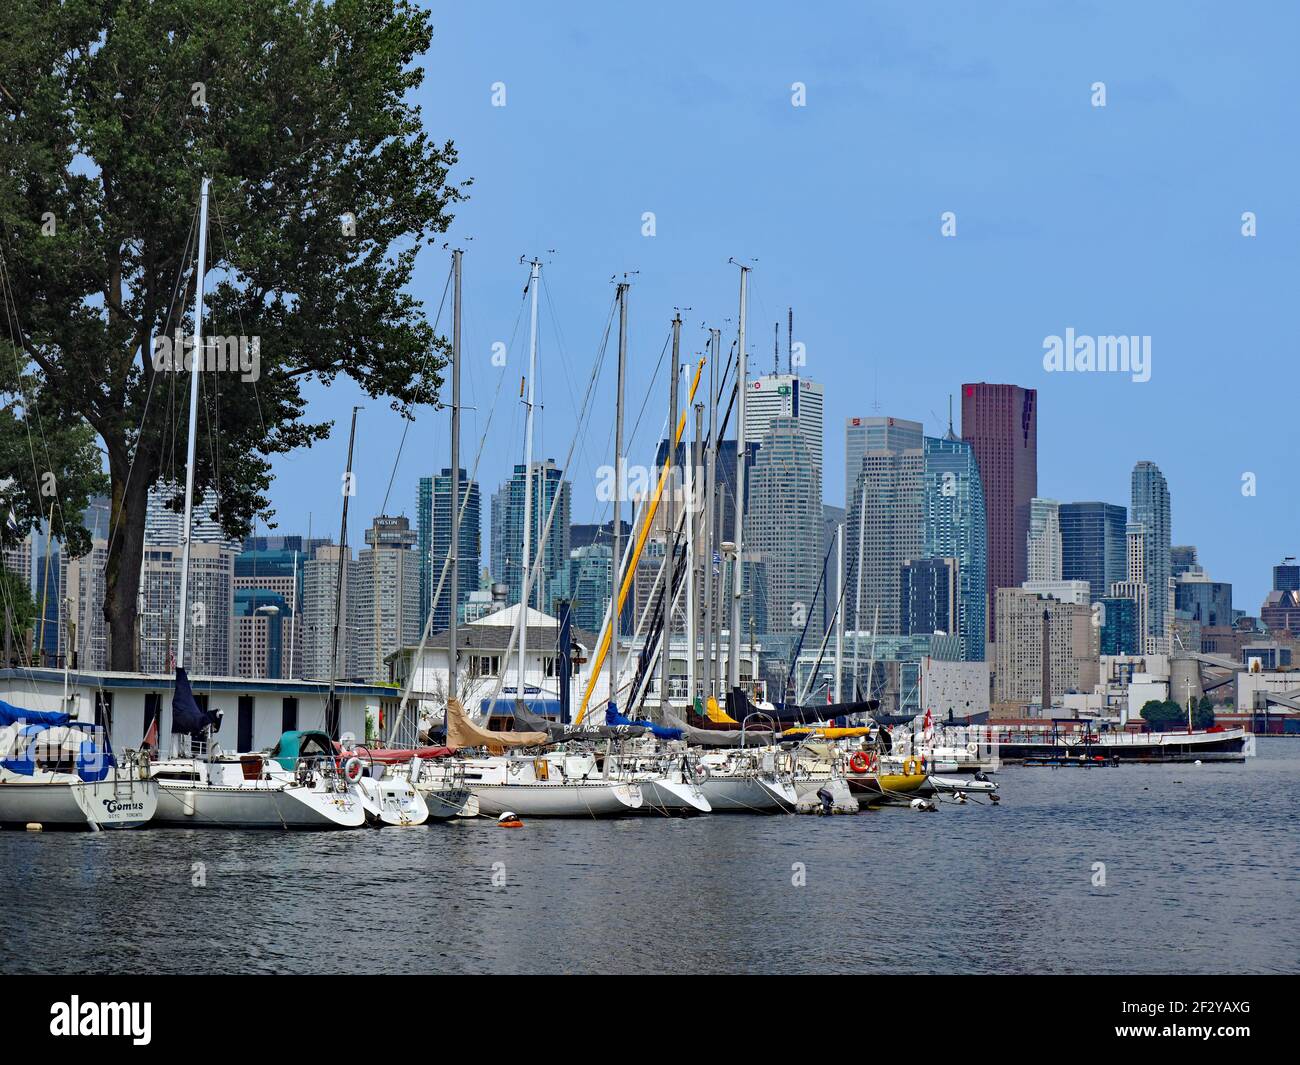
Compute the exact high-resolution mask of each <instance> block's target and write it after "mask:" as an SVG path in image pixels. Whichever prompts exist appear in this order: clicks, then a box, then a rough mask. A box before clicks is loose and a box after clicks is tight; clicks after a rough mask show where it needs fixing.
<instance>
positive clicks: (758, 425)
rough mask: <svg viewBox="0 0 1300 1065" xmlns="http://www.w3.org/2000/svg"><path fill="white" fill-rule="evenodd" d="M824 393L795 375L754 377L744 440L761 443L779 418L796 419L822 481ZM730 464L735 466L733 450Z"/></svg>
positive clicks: (806, 380)
mask: <svg viewBox="0 0 1300 1065" xmlns="http://www.w3.org/2000/svg"><path fill="white" fill-rule="evenodd" d="M750 365H751V366H752V365H753V363H750ZM824 393H825V388H824V387H823V386H822V385H821V384H819V383H818V382H816V381H810V380H809V379H808V378H806V377H799V376H797V375H795V374H788V373H784V374H782V373H770V374H764V375H763V376H761V377H755V378H752V379H751V380H750V382H749V391H748V392H747V393H746V394H745V440H746V441H747V442H752V441H755V440H757V441H761V440H762V439H763V437H764V435H765V434H766V433H767V431H768V430H769V429H770V428H771V427H772V423H773V422H774V421H775V420H776V419H777V418H787V419H793V420H794V422H795V424H796V425H797V426H798V428H799V430H800V431H801V432H802V433H803V437H804V440H805V441H806V442H807V445H808V450H809V452H810V453H811V455H812V461H813V464H814V465H815V466H816V467H817V476H818V479H819V481H820V478H821V471H822V469H823V468H824V467H823V465H822V463H823V437H824V435H825V427H824V422H823V418H822V413H823V405H824V399H825V396H824ZM733 448H734V445H733ZM731 464H732V466H733V467H734V466H735V464H736V462H735V451H734V450H733V451H732V462H731Z"/></svg>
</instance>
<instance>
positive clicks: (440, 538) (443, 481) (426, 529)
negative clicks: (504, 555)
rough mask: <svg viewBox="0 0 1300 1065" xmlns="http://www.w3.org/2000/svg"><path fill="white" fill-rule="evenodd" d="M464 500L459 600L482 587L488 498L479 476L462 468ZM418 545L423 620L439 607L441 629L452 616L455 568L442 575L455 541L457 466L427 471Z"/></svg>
mask: <svg viewBox="0 0 1300 1065" xmlns="http://www.w3.org/2000/svg"><path fill="white" fill-rule="evenodd" d="M459 499H460V504H461V519H460V548H459V550H458V551H457V552H456V568H457V581H458V583H457V588H456V605H457V606H458V607H459V606H461V605H463V604H464V603H466V602H467V601H468V600H469V596H470V592H472V591H474V590H475V589H477V588H478V570H479V558H480V553H481V551H482V541H483V535H482V529H483V525H482V502H481V500H480V498H479V487H478V482H477V481H471V480H470V479H469V477H468V476H467V475H466V473H465V471H464V470H463V469H462V470H461V471H460V486H459ZM416 529H417V530H418V541H417V550H418V552H419V556H420V562H419V566H420V625H421V627H423V625H424V619H425V618H427V617H428V616H429V608H430V606H432V607H433V631H434V632H440V631H441V630H443V629H445V628H446V627H447V626H448V624H450V622H451V573H450V571H448V573H447V577H446V579H445V580H443V579H442V574H443V567H444V566H445V565H446V560H447V555H448V552H449V549H450V547H451V470H450V469H447V468H444V469H443V471H442V472H441V473H440V474H438V475H437V476H436V477H421V478H420V483H419V487H418V489H417V499H416ZM440 580H442V595H441V596H440V597H439V600H438V602H437V603H433V602H432V600H433V593H434V592H435V591H437V589H438V582H439V581H440Z"/></svg>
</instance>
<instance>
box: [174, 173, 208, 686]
mask: <svg viewBox="0 0 1300 1065" xmlns="http://www.w3.org/2000/svg"><path fill="white" fill-rule="evenodd" d="M209 180H210V179H208V178H204V179H203V184H202V185H201V186H200V189H199V261H198V269H197V270H196V271H195V274H194V346H193V348H191V349H190V428H189V434H188V435H187V437H186V440H185V525H184V526H183V527H182V529H181V597H180V609H179V610H178V611H177V618H176V668H177V669H181V668H183V667H184V665H185V620H186V618H187V617H188V616H189V612H190V610H189V594H190V539H191V537H190V527H191V524H192V520H193V515H194V456H195V451H196V450H197V448H196V441H197V431H198V423H199V371H200V370H201V369H202V367H203V278H204V275H205V273H206V271H207V255H208V184H209Z"/></svg>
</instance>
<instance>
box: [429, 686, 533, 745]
mask: <svg viewBox="0 0 1300 1065" xmlns="http://www.w3.org/2000/svg"><path fill="white" fill-rule="evenodd" d="M550 740H551V737H550V733H547V732H489V731H488V730H487V729H485V728H480V727H479V726H478V725H476V724H474V722H472V721H471V720H470V719H469V715H468V714H466V713H465V707H464V706H462V705H461V701H460V700H459V699H448V700H447V746H448V747H450V748H452V749H453V750H460V748H462V747H537V746H539V745H540V744H543V743H549V742H550Z"/></svg>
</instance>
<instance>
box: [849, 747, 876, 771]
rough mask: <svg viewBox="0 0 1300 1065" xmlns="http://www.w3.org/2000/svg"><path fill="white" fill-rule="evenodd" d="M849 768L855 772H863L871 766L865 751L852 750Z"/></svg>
mask: <svg viewBox="0 0 1300 1065" xmlns="http://www.w3.org/2000/svg"><path fill="white" fill-rule="evenodd" d="M849 768H850V769H851V770H853V772H855V773H865V772H866V771H867V770H868V769H870V768H871V759H869V758H868V757H867V755H866V752H865V751H854V752H853V757H852V758H850V759H849Z"/></svg>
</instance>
